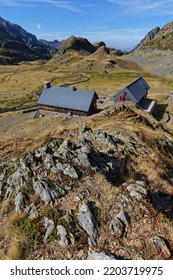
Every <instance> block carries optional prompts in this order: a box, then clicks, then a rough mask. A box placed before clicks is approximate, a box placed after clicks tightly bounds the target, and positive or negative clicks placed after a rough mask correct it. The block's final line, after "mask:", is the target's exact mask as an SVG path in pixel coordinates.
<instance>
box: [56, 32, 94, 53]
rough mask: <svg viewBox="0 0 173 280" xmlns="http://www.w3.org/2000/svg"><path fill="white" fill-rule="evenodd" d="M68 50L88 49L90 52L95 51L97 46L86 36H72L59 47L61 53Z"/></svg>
mask: <svg viewBox="0 0 173 280" xmlns="http://www.w3.org/2000/svg"><path fill="white" fill-rule="evenodd" d="M68 50H76V51H86V52H87V53H88V54H92V53H94V52H95V51H96V50H97V48H96V47H95V46H94V45H92V44H91V43H90V42H89V41H88V40H87V39H86V38H82V37H75V36H70V37H69V38H68V39H67V40H65V42H64V43H63V44H62V46H61V47H60V49H59V52H60V54H64V53H66V52H67V51H68Z"/></svg>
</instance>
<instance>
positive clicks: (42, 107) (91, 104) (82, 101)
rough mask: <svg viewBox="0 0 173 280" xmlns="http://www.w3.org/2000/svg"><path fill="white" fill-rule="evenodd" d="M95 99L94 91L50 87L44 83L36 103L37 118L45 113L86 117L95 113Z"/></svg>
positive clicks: (96, 97)
mask: <svg viewBox="0 0 173 280" xmlns="http://www.w3.org/2000/svg"><path fill="white" fill-rule="evenodd" d="M97 99H98V96H97V94H96V92H95V91H94V90H81V89H77V88H75V87H73V88H67V87H57V86H51V84H50V82H44V89H43V91H42V93H41V95H40V98H39V99H38V101H37V105H38V108H39V110H38V113H37V116H39V115H45V114H46V113H64V114H68V115H78V116H88V115H91V114H92V113H93V112H94V111H95V109H96V105H97Z"/></svg>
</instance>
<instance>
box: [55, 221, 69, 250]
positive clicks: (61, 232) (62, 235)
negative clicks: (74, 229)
mask: <svg viewBox="0 0 173 280" xmlns="http://www.w3.org/2000/svg"><path fill="white" fill-rule="evenodd" d="M57 235H58V237H59V240H58V243H59V244H60V245H61V246H63V247H65V246H67V245H68V244H69V242H68V239H67V230H66V228H65V227H64V226H62V225H58V226H57Z"/></svg>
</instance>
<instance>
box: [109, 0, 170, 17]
mask: <svg viewBox="0 0 173 280" xmlns="http://www.w3.org/2000/svg"><path fill="white" fill-rule="evenodd" d="M106 1H107V2H110V3H114V4H116V5H118V6H120V7H122V11H123V13H124V14H131V15H132V14H142V13H144V12H146V13H147V12H148V13H151V12H152V13H153V14H159V15H169V14H170V10H171V9H172V10H173V1H172V0H157V1H156V0H133V1H132V0H106ZM172 13H173V12H172ZM172 13H171V14H172Z"/></svg>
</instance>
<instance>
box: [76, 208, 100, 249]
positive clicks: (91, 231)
mask: <svg viewBox="0 0 173 280" xmlns="http://www.w3.org/2000/svg"><path fill="white" fill-rule="evenodd" d="M78 222H79V225H80V226H81V227H82V228H83V229H84V230H85V231H86V233H87V234H88V241H89V245H90V246H96V245H97V242H98V225H97V222H96V220H95V218H94V216H93V214H92V212H91V210H90V208H89V206H88V203H83V204H82V205H80V206H79V213H78Z"/></svg>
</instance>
